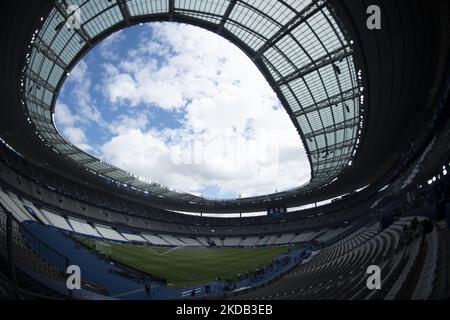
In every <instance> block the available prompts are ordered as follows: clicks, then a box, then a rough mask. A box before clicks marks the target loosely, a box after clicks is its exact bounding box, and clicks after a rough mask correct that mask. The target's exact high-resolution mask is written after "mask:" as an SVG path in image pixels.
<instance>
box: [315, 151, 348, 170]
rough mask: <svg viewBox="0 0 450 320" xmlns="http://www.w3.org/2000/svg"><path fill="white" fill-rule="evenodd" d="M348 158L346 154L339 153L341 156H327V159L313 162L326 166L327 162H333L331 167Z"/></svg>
mask: <svg viewBox="0 0 450 320" xmlns="http://www.w3.org/2000/svg"><path fill="white" fill-rule="evenodd" d="M348 160H349V159H348V155H347V154H344V155H341V156H338V157H331V158H328V159H325V160H319V161H317V162H316V163H315V165H317V166H320V165H325V166H327V165H329V164H332V165H333V164H334V165H333V166H332V167H330V168H333V167H339V166H340V165H337V164H338V163H341V162H343V161H348Z"/></svg>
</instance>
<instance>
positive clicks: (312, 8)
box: [253, 0, 328, 60]
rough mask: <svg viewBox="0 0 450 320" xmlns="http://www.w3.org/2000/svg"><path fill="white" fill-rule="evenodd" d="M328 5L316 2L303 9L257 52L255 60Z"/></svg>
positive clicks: (317, 0) (324, 0) (322, 0)
mask: <svg viewBox="0 0 450 320" xmlns="http://www.w3.org/2000/svg"><path fill="white" fill-rule="evenodd" d="M327 4H328V0H314V1H313V2H312V3H310V4H309V5H308V6H306V7H305V8H303V10H302V11H300V12H299V13H298V14H297V15H296V16H295V17H293V18H292V19H291V20H289V21H288V23H286V24H285V25H284V26H283V27H282V28H281V29H280V30H278V31H277V32H276V33H275V34H274V35H273V36H272V37H270V39H269V40H267V42H266V43H265V44H264V45H262V46H261V48H259V49H258V50H257V51H256V54H255V56H254V58H253V59H254V60H257V59H259V58H261V56H262V55H263V54H264V53H265V52H266V51H267V50H268V49H270V48H271V47H273V46H274V45H275V44H276V43H277V42H278V41H280V40H281V39H282V38H284V37H285V36H286V35H287V34H289V33H290V32H291V31H292V30H294V29H295V28H297V27H298V26H299V25H301V24H302V23H304V22H305V21H306V20H308V19H309V18H310V17H312V16H313V15H315V14H316V13H317V12H319V11H320V10H321V9H322V8H323V7H325V6H326V5H327Z"/></svg>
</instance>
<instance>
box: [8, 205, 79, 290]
mask: <svg viewBox="0 0 450 320" xmlns="http://www.w3.org/2000/svg"><path fill="white" fill-rule="evenodd" d="M0 256H1V258H3V259H2V260H4V261H6V267H7V268H8V269H9V270H8V274H9V278H10V282H11V283H12V285H13V286H14V288H15V291H16V293H19V292H24V291H27V288H22V287H21V284H19V282H20V281H18V279H17V272H18V271H19V272H21V273H23V274H26V275H27V276H29V277H30V278H34V277H33V276H30V274H31V275H34V276H37V277H38V278H41V277H42V278H41V279H51V281H59V282H62V281H64V282H65V279H66V277H67V274H66V270H67V267H68V265H69V260H68V258H67V257H65V256H64V255H62V254H61V253H59V252H57V251H56V250H54V249H52V248H50V247H49V246H48V245H46V244H45V243H44V242H42V241H41V240H40V239H38V238H37V237H36V236H34V235H33V234H31V233H30V232H29V231H28V230H26V228H25V227H24V226H23V225H22V224H21V223H20V222H19V221H17V220H16V219H15V217H14V216H13V214H12V213H11V212H9V210H8V209H6V208H5V207H4V206H3V204H2V203H0ZM30 293H31V292H30ZM31 294H32V293H31ZM67 295H68V296H71V294H70V292H69V291H67ZM49 298H51V297H49Z"/></svg>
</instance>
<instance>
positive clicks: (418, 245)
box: [234, 218, 438, 300]
mask: <svg viewBox="0 0 450 320" xmlns="http://www.w3.org/2000/svg"><path fill="white" fill-rule="evenodd" d="M410 222H411V218H402V219H400V220H399V221H396V222H395V223H394V224H392V225H391V226H389V227H388V228H386V229H384V230H380V226H379V224H378V223H377V224H375V225H372V226H367V227H362V228H360V229H358V230H356V231H355V232H353V233H352V234H351V235H349V236H347V237H345V238H344V239H342V240H340V241H338V242H336V243H334V244H332V245H330V246H328V247H325V248H323V249H322V250H320V252H315V254H314V255H313V257H311V258H310V259H308V261H304V262H303V263H301V264H300V265H299V266H298V267H296V268H295V269H293V270H292V271H291V272H289V273H288V274H287V275H285V276H283V277H282V278H281V279H279V280H278V281H276V282H273V283H271V284H268V285H267V286H265V287H262V288H258V289H256V290H254V291H250V292H247V293H244V294H241V295H238V296H236V297H234V298H237V299H262V300H264V299H344V300H348V299H399V298H404V297H405V295H408V294H409V293H408V292H407V291H408V290H407V287H408V286H410V285H411V283H410V281H411V279H412V278H413V274H414V271H415V269H414V268H417V265H420V264H418V261H419V258H420V253H421V252H423V251H424V250H426V259H425V263H424V265H423V268H421V270H419V271H420V278H419V281H417V283H414V284H413V286H414V288H415V289H414V293H413V294H412V295H411V294H409V295H408V296H407V298H413V299H426V298H428V297H429V296H430V295H431V292H432V290H433V281H434V278H435V272H436V266H437V251H438V241H437V231H436V230H434V231H433V233H432V234H431V236H430V239H429V240H428V242H427V244H426V247H423V246H422V242H421V239H418V238H413V239H412V240H411V243H409V244H408V245H406V246H404V245H402V242H401V241H400V239H401V233H402V230H403V226H404V225H408V226H409V224H410ZM435 229H436V228H435ZM371 265H377V266H379V267H380V269H381V275H382V277H381V290H370V289H368V287H367V283H366V282H367V278H368V276H369V275H368V274H367V268H368V267H369V266H371Z"/></svg>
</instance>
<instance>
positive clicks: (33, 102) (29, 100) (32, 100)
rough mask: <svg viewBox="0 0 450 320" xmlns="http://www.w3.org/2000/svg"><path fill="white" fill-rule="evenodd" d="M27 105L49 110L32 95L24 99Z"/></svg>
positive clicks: (47, 106)
mask: <svg viewBox="0 0 450 320" xmlns="http://www.w3.org/2000/svg"><path fill="white" fill-rule="evenodd" d="M26 101H27V103H31V104H35V105H37V106H38V107H41V108H43V109H45V110H50V106H49V105H48V104H46V103H45V102H44V101H42V100H40V99H38V98H36V97H35V96H34V95H27V98H26Z"/></svg>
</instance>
